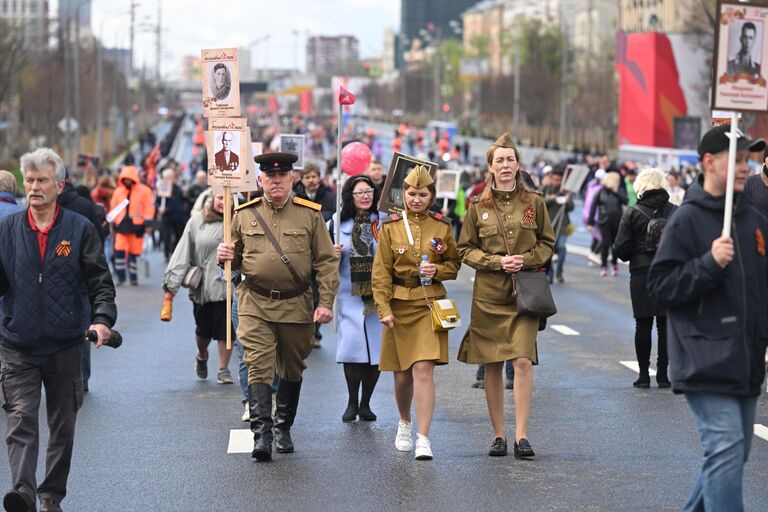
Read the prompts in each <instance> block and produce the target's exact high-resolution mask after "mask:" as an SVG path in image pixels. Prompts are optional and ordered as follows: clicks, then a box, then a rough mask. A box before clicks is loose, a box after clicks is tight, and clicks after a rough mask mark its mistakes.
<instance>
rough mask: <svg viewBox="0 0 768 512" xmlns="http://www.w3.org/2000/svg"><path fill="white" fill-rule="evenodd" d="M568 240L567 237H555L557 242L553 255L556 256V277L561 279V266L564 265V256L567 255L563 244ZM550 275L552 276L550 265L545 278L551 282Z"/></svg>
mask: <svg viewBox="0 0 768 512" xmlns="http://www.w3.org/2000/svg"><path fill="white" fill-rule="evenodd" d="M567 240H568V235H560V236H559V237H557V241H556V242H555V254H557V272H555V273H556V274H557V277H562V275H563V265H565V255H566V254H567V251H566V250H565V242H566V241H567ZM552 274H553V267H552V265H550V266H549V270H548V271H547V277H548V278H549V279H550V280H552Z"/></svg>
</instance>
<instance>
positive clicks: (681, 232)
mask: <svg viewBox="0 0 768 512" xmlns="http://www.w3.org/2000/svg"><path fill="white" fill-rule="evenodd" d="M702 181H703V180H702V179H701V177H699V180H698V181H697V182H696V183H694V184H693V185H691V187H690V188H689V189H688V192H687V193H686V194H685V200H684V201H683V204H682V205H681V206H680V208H678V209H677V211H676V212H675V214H674V215H673V216H672V218H671V219H670V221H669V224H667V226H666V229H665V230H664V234H663V236H662V237H661V245H660V246H659V250H658V252H657V253H656V257H655V258H654V259H653V264H652V265H651V268H650V270H649V272H648V291H649V293H650V294H651V296H655V297H656V298H657V299H658V300H659V301H661V302H662V303H663V304H664V305H666V307H667V311H668V314H667V319H668V321H667V343H668V347H669V363H670V377H671V380H672V388H673V390H674V391H678V392H685V391H703V392H708V393H722V394H728V395H736V396H757V395H759V394H760V388H761V386H762V383H763V380H764V379H765V348H766V343H768V315H767V314H766V308H768V306H767V305H768V257H766V247H765V238H766V236H767V235H768V218H766V216H765V215H763V214H762V213H760V212H759V211H757V210H756V209H755V208H754V207H753V206H752V205H751V204H750V203H749V201H747V200H746V198H745V197H744V196H743V194H736V195H735V197H734V207H733V223H732V234H731V238H732V239H733V244H734V250H735V255H734V258H733V261H731V263H729V264H728V265H726V266H725V268H722V267H720V265H718V264H717V262H716V261H715V259H714V257H713V256H712V252H711V248H712V241H713V240H715V239H716V238H718V237H719V236H720V235H721V233H722V229H723V213H724V211H725V196H719V197H714V196H712V195H710V194H708V193H707V192H706V191H705V190H704V188H703V186H702Z"/></svg>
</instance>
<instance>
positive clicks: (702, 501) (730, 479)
mask: <svg viewBox="0 0 768 512" xmlns="http://www.w3.org/2000/svg"><path fill="white" fill-rule="evenodd" d="M685 398H686V400H688V405H689V406H690V408H691V411H693V417H694V419H695V420H696V429H697V430H698V431H699V437H700V439H701V444H702V446H703V447H704V464H703V465H702V467H701V472H700V473H699V476H698V478H697V479H696V484H695V485H694V486H693V491H692V492H691V497H690V498H689V499H688V503H686V504H685V508H684V509H683V510H684V511H686V512H688V511H691V512H694V511H695V512H703V511H704V510H707V511H710V510H711V511H719V510H728V511H729V512H740V511H743V510H744V503H743V500H742V495H741V486H742V480H743V476H744V464H746V463H747V458H748V457H749V450H750V448H751V446H752V434H753V430H754V425H755V413H756V409H757V397H738V396H732V395H723V394H719V393H701V392H687V393H685Z"/></svg>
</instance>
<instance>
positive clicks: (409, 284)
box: [392, 277, 421, 288]
mask: <svg viewBox="0 0 768 512" xmlns="http://www.w3.org/2000/svg"><path fill="white" fill-rule="evenodd" d="M392 284H396V285H397V286H404V287H406V288H418V287H419V286H421V279H418V278H415V277H411V278H409V279H400V278H399V277H393V278H392Z"/></svg>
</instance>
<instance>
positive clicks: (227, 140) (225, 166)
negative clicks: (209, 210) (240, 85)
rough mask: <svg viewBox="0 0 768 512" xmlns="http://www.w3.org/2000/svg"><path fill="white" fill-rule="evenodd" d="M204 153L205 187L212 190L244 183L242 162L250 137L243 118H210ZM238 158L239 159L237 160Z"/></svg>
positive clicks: (247, 151) (238, 185) (246, 154)
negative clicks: (205, 167) (205, 168)
mask: <svg viewBox="0 0 768 512" xmlns="http://www.w3.org/2000/svg"><path fill="white" fill-rule="evenodd" d="M205 144H206V148H207V151H208V184H209V185H210V186H211V187H214V191H217V190H218V189H217V188H216V187H240V186H242V185H243V183H244V181H245V171H246V161H247V159H248V157H249V154H250V152H251V147H250V145H251V137H250V133H249V132H248V125H247V123H246V120H245V119H243V118H213V119H209V120H208V131H207V132H205ZM241 155H242V157H241Z"/></svg>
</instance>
